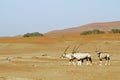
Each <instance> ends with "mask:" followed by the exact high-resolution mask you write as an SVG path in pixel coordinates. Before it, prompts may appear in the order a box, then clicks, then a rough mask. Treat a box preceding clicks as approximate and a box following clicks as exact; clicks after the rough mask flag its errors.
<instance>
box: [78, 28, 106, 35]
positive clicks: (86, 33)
mask: <svg viewBox="0 0 120 80" xmlns="http://www.w3.org/2000/svg"><path fill="white" fill-rule="evenodd" d="M104 33H105V32H104V31H100V30H97V29H94V30H90V31H84V32H82V33H80V35H90V34H104Z"/></svg>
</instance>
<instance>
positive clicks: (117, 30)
mask: <svg viewBox="0 0 120 80" xmlns="http://www.w3.org/2000/svg"><path fill="white" fill-rule="evenodd" d="M110 33H120V29H112V30H111V31H110Z"/></svg>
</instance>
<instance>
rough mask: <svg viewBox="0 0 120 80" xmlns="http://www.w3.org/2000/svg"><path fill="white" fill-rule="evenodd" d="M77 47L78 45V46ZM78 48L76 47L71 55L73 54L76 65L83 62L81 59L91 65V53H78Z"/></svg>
mask: <svg viewBox="0 0 120 80" xmlns="http://www.w3.org/2000/svg"><path fill="white" fill-rule="evenodd" d="M78 48H79V47H78ZM78 48H76V49H75V50H74V51H73V52H72V53H73V56H74V58H76V59H77V61H78V62H77V64H78V65H81V64H82V63H83V61H84V60H86V61H87V65H89V64H90V65H91V64H92V58H91V55H90V53H80V52H79V53H78V52H76V51H77V49H78Z"/></svg>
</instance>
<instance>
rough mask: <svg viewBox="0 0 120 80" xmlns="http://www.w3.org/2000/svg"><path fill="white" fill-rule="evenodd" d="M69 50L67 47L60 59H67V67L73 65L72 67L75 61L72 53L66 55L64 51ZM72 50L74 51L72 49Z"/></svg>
mask: <svg viewBox="0 0 120 80" xmlns="http://www.w3.org/2000/svg"><path fill="white" fill-rule="evenodd" d="M68 48H69V46H68V47H67V48H66V49H65V51H64V53H63V54H62V56H61V57H62V58H68V59H69V65H70V64H73V65H75V63H74V61H73V60H74V59H75V57H74V56H73V54H72V53H66V51H67V49H68ZM73 50H74V49H73Z"/></svg>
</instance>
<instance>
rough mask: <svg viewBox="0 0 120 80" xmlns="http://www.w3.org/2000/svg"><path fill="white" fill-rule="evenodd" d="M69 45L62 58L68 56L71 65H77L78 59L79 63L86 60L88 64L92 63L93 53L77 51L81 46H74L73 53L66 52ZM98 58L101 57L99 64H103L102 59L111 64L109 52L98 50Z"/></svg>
mask: <svg viewBox="0 0 120 80" xmlns="http://www.w3.org/2000/svg"><path fill="white" fill-rule="evenodd" d="M68 48H69V46H68V47H67V48H66V49H65V51H64V53H63V54H62V56H61V57H62V58H68V59H69V65H70V64H73V65H75V62H74V60H75V59H76V60H77V65H82V63H83V62H84V60H86V61H87V64H86V65H92V58H91V54H90V53H81V52H77V49H78V48H79V46H78V47H77V48H76V47H74V48H73V51H72V52H71V53H66V51H67V50H68ZM95 52H96V54H97V56H98V59H99V65H102V60H103V59H105V60H106V63H105V65H110V55H109V54H108V53H107V52H100V51H98V50H96V51H95Z"/></svg>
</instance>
